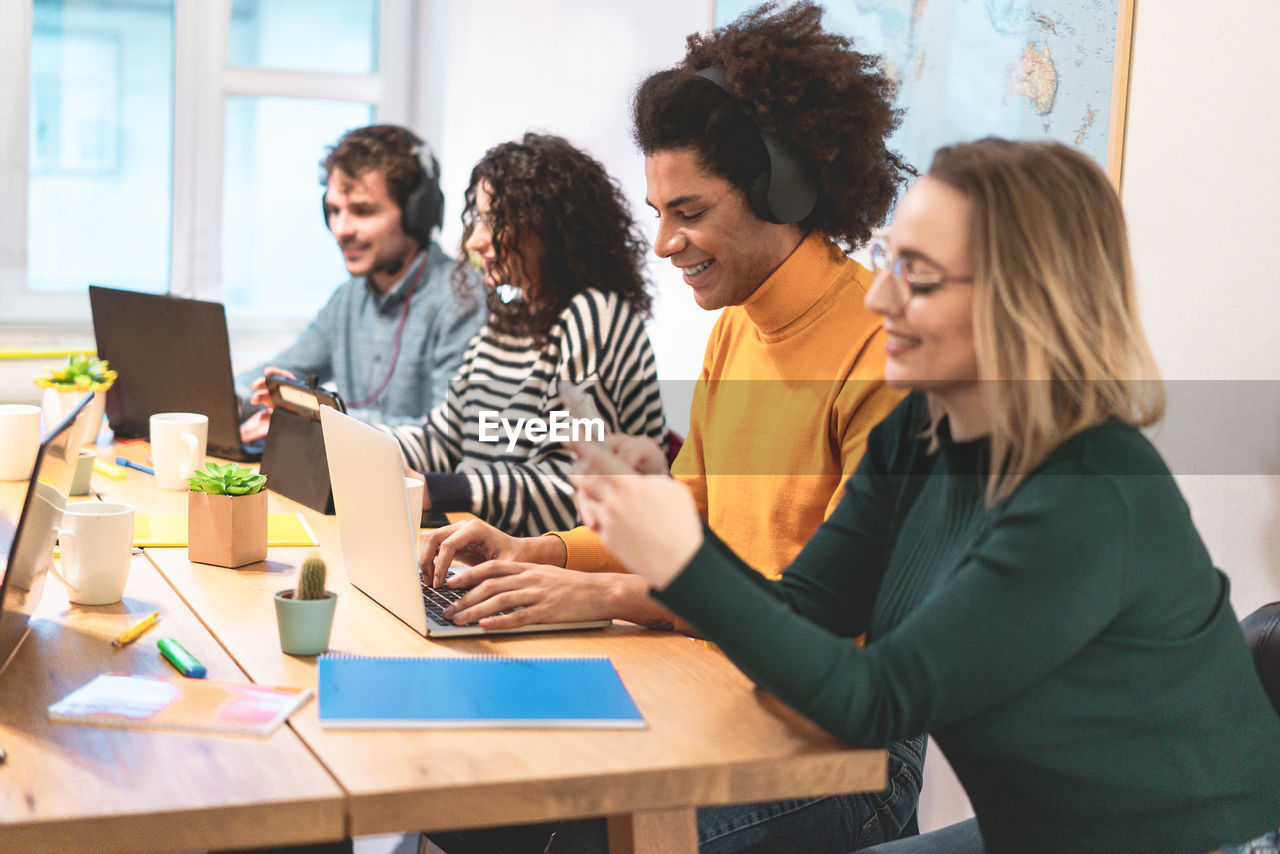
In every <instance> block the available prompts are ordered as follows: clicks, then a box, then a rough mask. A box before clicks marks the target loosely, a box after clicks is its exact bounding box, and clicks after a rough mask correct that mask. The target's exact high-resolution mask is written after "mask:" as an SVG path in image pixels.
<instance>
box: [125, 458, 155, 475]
mask: <svg viewBox="0 0 1280 854" xmlns="http://www.w3.org/2000/svg"><path fill="white" fill-rule="evenodd" d="M116 465H118V466H124V467H125V468H127V469H133V470H135V471H140V472H142V473H143V474H150V475H154V474H155V473H156V470H155V469H153V468H148V467H147V466H144V465H143V464H142V463H135V462H134V461H133V460H131V459H129V458H128V457H116Z"/></svg>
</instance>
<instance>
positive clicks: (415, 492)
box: [404, 476, 427, 546]
mask: <svg viewBox="0 0 1280 854" xmlns="http://www.w3.org/2000/svg"><path fill="white" fill-rule="evenodd" d="M426 486H427V485H426V483H424V482H423V481H422V480H420V479H419V478H416V477H408V476H406V477H405V479H404V491H405V497H406V498H407V499H408V501H409V524H410V525H411V526H412V527H413V530H414V531H415V532H416V531H417V530H418V529H419V528H421V527H422V497H423V495H424V494H425V493H426ZM413 542H414V544H415V546H416V544H417V542H418V537H417V534H416V533H415V534H414V538H413Z"/></svg>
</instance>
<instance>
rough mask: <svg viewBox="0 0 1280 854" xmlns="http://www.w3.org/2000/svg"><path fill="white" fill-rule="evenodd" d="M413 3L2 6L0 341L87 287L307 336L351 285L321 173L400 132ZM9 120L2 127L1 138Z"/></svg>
mask: <svg viewBox="0 0 1280 854" xmlns="http://www.w3.org/2000/svg"><path fill="white" fill-rule="evenodd" d="M412 13H413V7H412V6H411V3H410V0H5V2H4V3H3V4H0V113H2V114H3V115H4V116H5V117H6V118H5V121H4V122H3V123H2V124H3V127H2V128H0V324H5V325H10V326H11V325H13V324H40V323H42V322H53V323H64V324H65V323H66V322H84V321H86V320H87V318H88V303H87V298H86V286H87V285H88V284H90V283H104V284H113V285H118V286H121V287H128V288H133V289H137V290H146V291H151V292H156V293H165V292H169V293H174V294H178V295H183V296H195V297H199V298H202V299H213V300H221V301H223V302H225V303H226V304H227V308H228V312H229V313H230V314H231V315H232V316H233V318H234V317H236V316H241V317H248V316H251V317H254V318H259V319H262V320H264V321H267V320H271V321H274V320H285V321H286V322H288V321H292V323H291V324H290V325H297V324H298V322H299V321H301V320H305V319H306V318H309V317H310V316H312V315H313V314H314V313H315V311H316V309H317V308H318V307H319V306H320V305H321V304H322V303H323V301H324V300H325V298H326V297H327V296H328V294H329V293H330V292H332V290H333V288H334V286H335V285H337V284H338V283H339V282H341V281H342V280H343V279H345V277H346V273H345V270H344V268H343V264H342V259H341V255H340V254H339V253H338V251H337V250H336V248H335V247H334V245H333V240H332V238H331V237H330V235H329V234H328V232H327V230H326V229H325V226H324V222H323V218H322V216H321V214H320V210H321V208H320V197H321V191H322V188H321V185H320V179H321V177H322V176H321V175H320V172H319V165H318V164H319V161H320V160H321V159H322V157H323V156H324V154H325V150H326V147H327V146H329V145H331V144H332V143H333V142H334V141H335V140H336V139H337V138H338V137H339V136H340V135H341V134H342V133H343V132H344V131H346V130H348V129H350V128H353V127H359V126H361V125H367V124H370V123H372V122H374V121H380V122H395V123H405V121H406V117H407V116H408V114H409V112H410V110H409V104H408V91H409V87H408V80H407V78H408V64H409V63H408V56H409V45H410V41H411V38H412V33H413V31H414V27H413V21H412V17H413V15H412ZM11 119H12V120H11Z"/></svg>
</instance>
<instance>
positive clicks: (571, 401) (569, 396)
mask: <svg viewBox="0 0 1280 854" xmlns="http://www.w3.org/2000/svg"><path fill="white" fill-rule="evenodd" d="M556 390H557V391H559V392H560V399H561V400H563V401H564V405H565V408H567V409H568V410H569V417H570V418H572V419H573V420H574V421H583V420H591V421H598V422H600V423H601V424H603V423H604V418H602V417H601V416H600V410H599V409H597V408H596V403H595V401H594V400H592V399H591V395H589V394H587V392H586V390H585V389H583V388H582V386H578V385H574V384H573V383H571V382H569V381H568V380H557V381H556ZM584 432H585V433H586V435H587V436H589V437H591V438H590V439H588V441H591V442H592V443H594V444H597V445H599V446H600V447H602V448H604V449H605V450H608V448H609V446H608V444H606V443H605V442H604V441H602V440H600V439H596V438H594V437H595V436H596V435H598V434H597V431H595V430H592V429H590V428H587V429H586V430H585V431H584Z"/></svg>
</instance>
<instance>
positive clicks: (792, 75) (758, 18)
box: [632, 2, 916, 249]
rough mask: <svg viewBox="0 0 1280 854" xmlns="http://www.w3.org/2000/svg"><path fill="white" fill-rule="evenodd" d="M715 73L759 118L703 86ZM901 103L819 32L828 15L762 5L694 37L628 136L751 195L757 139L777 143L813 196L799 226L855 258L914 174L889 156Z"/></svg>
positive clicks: (650, 84)
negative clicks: (680, 153)
mask: <svg viewBox="0 0 1280 854" xmlns="http://www.w3.org/2000/svg"><path fill="white" fill-rule="evenodd" d="M713 67H714V68H719V69H720V70H721V71H723V72H724V74H725V75H726V76H727V77H728V79H729V82H730V83H731V84H732V86H733V88H734V90H735V91H736V93H737V95H738V96H739V100H741V101H742V102H743V103H744V104H746V105H749V106H750V107H751V108H752V109H753V110H754V116H753V117H752V118H748V117H747V116H745V115H743V112H742V110H741V109H739V107H738V105H737V104H735V103H734V102H733V100H732V99H731V98H730V97H729V96H728V95H727V94H726V93H725V92H724V91H723V90H721V89H720V88H719V87H718V86H716V85H715V84H714V83H712V82H710V81H708V80H705V79H703V78H702V77H700V76H698V74H697V72H698V71H699V70H701V69H704V68H713ZM894 92H895V87H894V84H893V82H892V81H890V79H889V78H888V77H887V76H886V75H885V73H884V71H883V70H882V68H881V63H880V58H879V57H878V56H873V55H869V54H864V53H859V52H857V51H856V50H854V49H853V43H852V42H851V41H850V40H849V39H847V38H845V37H844V36H840V35H836V34H834V33H829V32H826V31H824V30H823V29H822V7H821V6H819V5H817V4H816V3H813V2H801V3H797V4H795V5H793V6H790V7H788V8H786V9H783V10H779V9H778V7H777V5H776V4H775V3H765V4H764V5H762V6H759V7H757V8H756V9H754V10H752V11H750V12H747V13H746V14H744V15H742V17H740V18H738V19H737V20H736V21H734V22H733V23H731V24H728V25H727V26H724V27H721V28H720V29H718V30H716V31H715V32H713V33H711V34H702V33H694V34H692V35H690V36H689V38H688V40H687V48H686V51H685V57H684V60H683V61H682V62H681V63H680V64H679V65H677V66H675V67H674V68H670V69H667V70H665V71H659V72H657V73H656V74H653V75H651V76H650V77H649V78H648V79H646V80H645V81H644V82H643V83H641V84H640V87H639V88H638V89H637V90H636V93H635V97H634V100H633V102H632V119H633V136H634V138H635V141H636V144H637V145H638V146H639V147H640V150H641V151H642V152H643V153H644V154H645V155H646V156H648V155H651V154H654V153H655V152H659V151H670V150H674V149H692V150H693V151H696V152H697V154H698V160H699V165H700V166H701V167H702V168H703V169H704V170H706V171H707V172H710V173H711V174H713V175H718V176H719V177H721V178H724V179H725V180H727V181H729V182H730V183H731V184H733V185H734V186H735V187H736V188H738V189H739V190H741V191H742V192H743V193H744V194H745V193H747V192H748V187H749V185H750V183H751V181H752V180H753V179H754V178H755V177H756V176H757V175H759V174H761V172H763V171H765V170H766V169H767V168H768V154H767V152H766V151H765V147H764V143H763V142H762V141H761V139H760V134H759V129H763V130H766V131H769V132H771V133H774V134H776V135H777V136H778V138H779V139H781V140H782V141H783V142H784V143H786V144H787V145H788V146H790V147H791V148H792V150H793V151H794V152H795V153H796V155H797V156H798V157H799V158H800V159H801V160H802V161H803V162H804V165H805V168H806V170H807V172H808V175H809V177H810V178H811V179H812V180H813V181H814V183H815V184H816V185H817V188H818V203H817V205H816V206H815V207H814V209H813V212H812V213H810V214H809V216H807V217H805V219H804V220H802V221H801V222H800V223H799V225H800V227H801V228H803V229H804V230H806V231H808V230H811V229H814V228H817V229H821V230H822V231H823V232H825V233H826V234H827V236H829V237H831V238H832V239H834V240H836V241H837V242H838V243H840V244H841V245H842V246H843V247H844V248H845V249H851V248H853V247H855V246H859V245H861V244H863V243H865V242H866V241H867V240H868V239H870V237H871V232H872V230H873V229H874V228H876V227H877V226H879V225H880V224H881V223H883V222H884V221H885V219H886V217H887V216H888V213H889V209H890V207H891V206H892V205H893V202H894V200H895V199H896V198H897V195H898V190H899V189H900V187H901V185H902V184H903V183H904V182H905V181H906V180H907V177H908V176H910V175H914V174H916V171H915V170H914V169H913V168H912V167H911V166H910V165H908V164H907V163H906V162H905V161H903V160H902V158H901V157H899V156H898V154H896V153H895V152H892V151H890V150H889V148H888V146H887V140H888V137H889V135H890V134H892V133H893V131H894V130H895V129H896V128H897V127H898V125H899V124H900V123H901V121H902V111H901V110H898V109H895V108H894V107H893V96H894ZM753 119H754V122H755V124H753V123H752V120H753Z"/></svg>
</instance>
